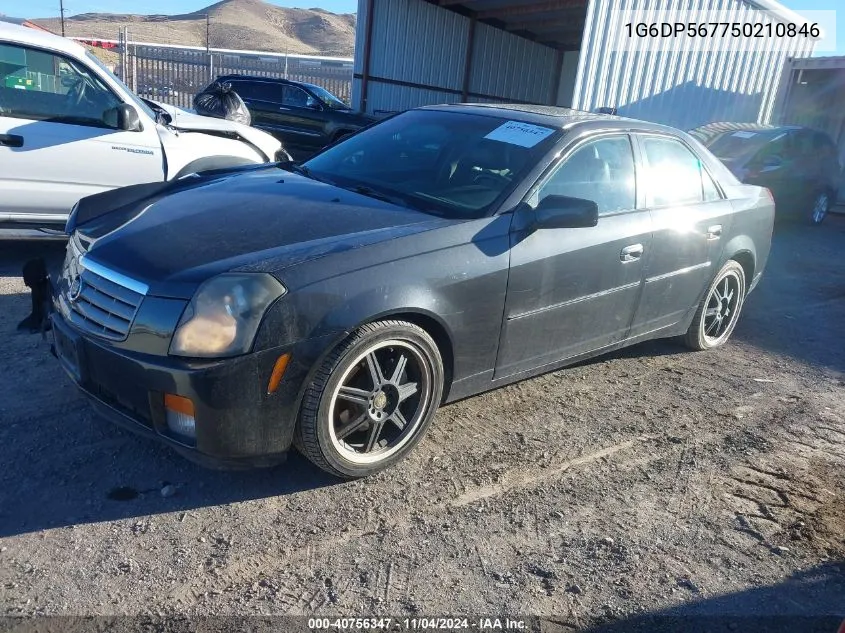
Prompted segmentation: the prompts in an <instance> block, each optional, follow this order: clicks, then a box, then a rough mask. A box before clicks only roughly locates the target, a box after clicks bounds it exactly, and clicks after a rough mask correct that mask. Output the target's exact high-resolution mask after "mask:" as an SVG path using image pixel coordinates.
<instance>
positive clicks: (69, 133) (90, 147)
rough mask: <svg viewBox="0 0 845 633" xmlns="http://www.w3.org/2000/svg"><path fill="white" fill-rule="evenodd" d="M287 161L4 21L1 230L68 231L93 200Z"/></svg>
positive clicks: (230, 128)
mask: <svg viewBox="0 0 845 633" xmlns="http://www.w3.org/2000/svg"><path fill="white" fill-rule="evenodd" d="M286 158H289V157H288V156H287V154H286V153H285V151H284V150H283V149H282V146H281V144H280V143H279V141H278V140H277V139H275V138H273V137H272V136H270V135H269V134H267V133H265V132H262V131H261V130H257V129H255V128H252V127H249V126H246V125H241V124H239V123H235V122H233V121H228V120H225V119H215V118H211V117H204V116H199V115H197V114H194V113H192V112H190V111H187V110H181V109H179V108H174V107H172V106H165V105H162V104H158V103H155V102H152V101H146V100H142V99H141V98H140V97H138V96H137V95H135V94H133V93H132V91H130V90H129V88H127V87H126V85H125V84H124V83H123V82H121V81H120V80H119V79H118V78H117V77H116V76H115V75H114V74H112V72H111V71H110V70H109V69H108V68H106V66H105V65H103V64H102V62H100V61H99V60H98V59H97V58H96V57H95V56H94V55H92V54H91V53H90V52H88V51H87V50H86V49H85V48H84V47H82V46H80V45H79V44H77V43H75V42H73V41H71V40H68V39H65V38H63V37H59V36H57V35H51V34H49V33H45V32H42V31H37V30H34V29H29V28H25V27H21V26H16V25H12V24H5V23H2V22H0V228H3V229H9V228H11V229H16V228H17V229H29V228H45V227H46V228H53V229H59V230H61V229H62V228H63V227H64V223H65V221H66V220H67V217H68V214H69V212H70V209H71V208H72V207H73V205H74V204H75V203H76V202H77V201H78V200H79V199H80V198H83V197H85V196H88V195H91V194H95V193H100V192H102V191H106V190H109V189H114V188H116V187H122V186H125V185H132V184H138V183H145V182H162V181H166V180H173V179H176V178H180V177H182V176H185V175H187V174H190V173H195V172H199V171H204V170H209V169H218V168H224V167H233V166H242V165H248V164H259V163H265V162H269V161H275V160H284V159H286Z"/></svg>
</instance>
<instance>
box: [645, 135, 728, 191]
mask: <svg viewBox="0 0 845 633" xmlns="http://www.w3.org/2000/svg"><path fill="white" fill-rule="evenodd" d="M642 145H643V152H644V154H645V162H646V166H645V172H646V173H645V182H646V185H647V187H646V203H647V204H648V206H650V207H664V206H675V205H683V204H695V203H697V202H702V201H703V200H704V199H705V197H704V187H703V185H702V174H703V173H704V174H706V172H704V170H703V169H702V166H701V161H700V160H699V158H698V157H697V156H696V155H695V154H693V153H692V152H691V151H690V150H689V149H687V147H686V146H685V145H684V144H683V143H681V142H680V141H676V140H674V139H670V138H657V137H645V138H643V139H642ZM711 184H712V183H711Z"/></svg>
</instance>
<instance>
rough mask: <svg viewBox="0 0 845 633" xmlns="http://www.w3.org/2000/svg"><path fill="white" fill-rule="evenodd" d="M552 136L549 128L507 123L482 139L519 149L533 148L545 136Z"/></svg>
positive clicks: (519, 122) (512, 122)
mask: <svg viewBox="0 0 845 633" xmlns="http://www.w3.org/2000/svg"><path fill="white" fill-rule="evenodd" d="M552 134H554V130H552V129H551V128H547V127H543V126H541V125H531V124H530V123H522V122H521V121H508V122H507V123H503V124H502V125H500V126H499V127H497V128H496V129H495V130H493V131H492V132H490V133H489V134H488V135H487V136H485V137H484V138H486V139H490V140H491V141H501V142H502V143H510V144H511V145H519V146H520V147H534V146H535V145H536V144H537V143H539V142H540V141H542V140H543V139H544V138H546V137H547V136H551V135H552Z"/></svg>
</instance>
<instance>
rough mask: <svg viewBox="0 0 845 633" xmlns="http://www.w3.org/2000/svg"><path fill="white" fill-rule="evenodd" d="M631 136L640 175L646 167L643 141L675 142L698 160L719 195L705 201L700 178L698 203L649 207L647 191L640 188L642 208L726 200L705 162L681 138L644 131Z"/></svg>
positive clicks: (675, 205)
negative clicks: (654, 139) (651, 139)
mask: <svg viewBox="0 0 845 633" xmlns="http://www.w3.org/2000/svg"><path fill="white" fill-rule="evenodd" d="M631 136H632V137H633V138H632V139H631V140H632V142H633V144H634V148H635V149H634V152H635V156H634V160H635V161H636V162H637V163H638V165H639V166H641V167H642V173H644V172H645V169H646V167H647V165H648V158H647V157H646V153H645V147H644V146H643V140H645V139H648V138H657V139H661V140H670V141H675V142H676V143H680V144H681V145H683V146H684V147H685V148H686V149H687V150H688V151H689V152H691V153H692V155H693V156H695V157H696V158H697V159H698V163H699V166H700V167H701V169H702V170H703V172H704V173H706V174H707V175H708V176H709V177H710V180H711V181H712V182H713V184H714V185H716V192H717V193H718V194H719V197H718V198H716V199H714V200H705V196H704V179H703V178H702V179H701V200H700V201H698V202H685V203H682V204H660V205H657V204H652V205H649V204H648V196H647V195H646V194H647V193H648V191H647V189H646V187H645V186H643V187H642V191H643V194H644V195H643V208H648V209H671V208H673V207H692V206H697V205H700V204H714V203H716V202H724V201H725V200H726V199H727V196H726V195H725V191H724V189H723V188H722V184H721V183H720V182H719V180H718V178H714V177H713V174H712V172H711V171H710V168H709V167H708V165H707V161H706V160H704V159H703V158H702V157H701V155H700V154H699V153H698V152H697V151H696V150H695V148H694V147H692V146H691V145H690V144H689V143H687V142H686V141H685V140H684V139H683V138H680V137H679V136H675V135H673V134H666V133H662V132H651V131H648V132H644V131H643V132H632V133H631Z"/></svg>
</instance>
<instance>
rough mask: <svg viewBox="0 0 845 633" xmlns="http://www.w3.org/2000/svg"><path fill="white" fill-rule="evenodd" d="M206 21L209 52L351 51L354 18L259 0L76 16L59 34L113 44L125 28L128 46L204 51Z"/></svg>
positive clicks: (55, 22)
mask: <svg viewBox="0 0 845 633" xmlns="http://www.w3.org/2000/svg"><path fill="white" fill-rule="evenodd" d="M206 15H208V16H209V24H208V25H209V42H208V44H209V45H210V46H211V47H213V48H229V49H248V50H258V51H272V52H277V53H285V52H287V53H297V54H304V55H320V54H322V55H335V56H339V57H352V54H353V51H354V47H355V25H356V14H354V13H332V12H331V11H327V10H325V9H292V8H287V7H278V6H276V5H273V4H269V3H267V2H265V1H264V0H222V1H220V2H217V3H215V4H212V5H210V6H208V7H206V8H204V9H200V10H198V11H193V12H190V13H183V14H175V15H166V14H155V15H142V14H132V13H127V14H117V13H81V14H77V15H73V16H69V17H67V18H65V33H66V35H68V36H70V37H90V38H94V39H112V40H113V39H117V38H118V31H119V29H120V27H122V26H125V27H127V29H128V33H129V39H130V40H136V41H143V42H154V43H156V44H179V45H183V46H205V45H206ZM32 22H34V23H35V24H37V25H39V26H42V27H44V28H47V29H49V30H51V31H53V32H54V33H60V32H61V20H60V19H59V18H58V17H56V18H43V19H34V20H32Z"/></svg>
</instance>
